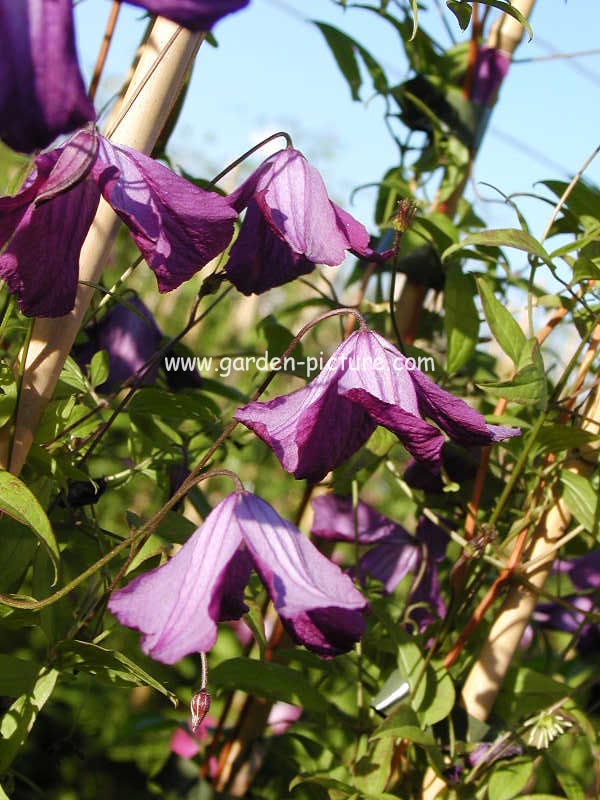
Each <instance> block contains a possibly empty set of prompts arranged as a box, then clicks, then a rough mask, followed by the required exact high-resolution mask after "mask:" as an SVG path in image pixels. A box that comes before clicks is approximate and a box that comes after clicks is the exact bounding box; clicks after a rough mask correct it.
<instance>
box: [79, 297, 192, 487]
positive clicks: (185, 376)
mask: <svg viewBox="0 0 600 800" xmlns="http://www.w3.org/2000/svg"><path fill="white" fill-rule="evenodd" d="M86 333H87V335H88V341H87V342H85V343H84V344H82V345H79V346H76V347H75V348H74V349H73V355H74V357H75V360H76V361H77V363H78V364H79V365H80V366H81V367H86V366H88V364H89V363H90V362H91V360H92V358H93V356H94V354H95V353H97V352H99V351H100V350H105V351H106V352H107V354H108V367H109V373H108V377H107V378H106V380H105V381H104V383H102V384H101V385H100V386H98V387H96V389H97V391H98V392H100V393H101V394H102V393H103V392H112V391H115V390H117V389H120V388H121V386H122V385H123V384H124V383H125V382H126V381H127V380H129V378H131V377H132V376H134V375H135V374H136V373H138V372H140V371H141V370H143V369H144V368H145V367H146V364H147V363H148V362H149V361H150V359H151V358H152V356H154V355H155V354H156V352H157V351H158V349H159V346H160V343H161V341H162V338H163V335H162V333H161V330H160V328H159V327H158V325H157V324H156V320H155V319H154V317H153V315H152V312H151V311H150V309H149V308H148V307H147V306H146V305H145V303H143V302H142V301H141V300H140V298H139V297H138V296H137V295H136V294H132V295H128V296H127V297H125V298H124V299H123V301H122V302H118V303H116V304H115V305H113V306H112V308H111V309H110V310H109V311H108V312H107V313H106V314H105V315H104V316H103V317H102V319H101V320H100V322H98V323H96V324H94V325H92V326H90V327H88V328H87V329H86ZM158 370H159V363H158V362H156V363H155V364H153V365H152V366H151V367H149V368H147V369H146V370H145V371H144V372H143V374H142V375H141V377H140V379H139V384H138V385H141V386H150V385H151V384H153V383H155V381H156V379H157V377H158ZM165 377H166V380H167V383H168V384H169V387H170V388H171V389H173V390H177V389H184V388H195V387H198V386H202V377H201V376H200V374H199V373H198V371H197V370H193V371H188V370H180V371H178V372H174V371H172V370H165ZM181 482H183V479H182V481H181Z"/></svg>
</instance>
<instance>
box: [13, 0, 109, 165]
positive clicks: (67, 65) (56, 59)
mask: <svg viewBox="0 0 600 800" xmlns="http://www.w3.org/2000/svg"><path fill="white" fill-rule="evenodd" d="M95 117H96V114H95V112H94V106H93V104H92V102H91V101H90V99H89V98H88V96H87V93H86V90H85V86H84V83H83V78H82V77H81V73H80V71H79V65H78V63H77V52H76V49H75V34H74V29H73V2H72V0H19V1H18V2H15V0H0V139H2V140H3V141H4V142H6V144H8V145H9V146H10V147H12V148H13V149H14V150H20V151H22V152H25V153H29V152H31V151H32V150H35V149H37V148H40V147H46V146H47V145H49V144H50V143H51V142H52V140H53V139H54V138H55V137H56V136H58V135H59V134H60V133H68V132H70V131H72V130H74V129H75V128H78V127H80V126H81V125H84V124H85V123H86V122H89V121H91V120H93V119H95Z"/></svg>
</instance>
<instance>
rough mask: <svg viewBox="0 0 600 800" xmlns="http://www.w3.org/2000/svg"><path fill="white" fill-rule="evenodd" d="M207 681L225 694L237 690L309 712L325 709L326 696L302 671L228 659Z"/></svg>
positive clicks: (267, 663) (259, 662) (215, 669)
mask: <svg viewBox="0 0 600 800" xmlns="http://www.w3.org/2000/svg"><path fill="white" fill-rule="evenodd" d="M210 681H211V684H212V685H213V686H217V687H219V688H220V689H223V690H224V691H232V690H234V689H239V690H240V691H242V692H247V693H248V694H253V695H257V696H258V697H266V698H268V699H269V700H283V701H285V702H286V703H292V704H293V705H297V706H302V708H307V709H310V710H312V711H321V712H323V711H324V710H325V708H326V707H327V699H326V698H325V696H324V695H322V694H321V693H320V692H318V691H317V690H316V689H315V688H314V687H313V686H312V685H311V684H310V683H309V682H308V680H307V678H305V677H304V675H303V674H302V673H301V672H298V671H297V670H295V669H291V668H290V667H286V666H284V665H283V664H272V663H270V662H267V661H255V660H254V659H250V658H230V659H228V660H227V661H222V662H221V663H220V664H218V666H216V667H215V668H214V669H213V670H211V673H210Z"/></svg>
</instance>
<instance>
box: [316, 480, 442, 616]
mask: <svg viewBox="0 0 600 800" xmlns="http://www.w3.org/2000/svg"><path fill="white" fill-rule="evenodd" d="M312 506H313V511H314V520H313V525H312V529H311V532H312V534H313V536H318V537H320V538H324V539H329V540H330V541H345V542H357V544H359V545H370V544H373V545H374V546H373V547H372V548H371V549H370V550H368V551H367V552H366V553H365V554H364V555H362V556H361V558H360V559H359V561H358V564H357V566H356V572H357V573H358V576H359V578H360V579H361V581H364V579H365V577H366V576H367V575H369V576H370V577H372V578H375V579H376V580H378V581H381V583H382V584H383V586H384V588H385V591H386V592H387V593H388V594H391V593H392V592H393V591H394V589H395V588H396V587H397V586H398V585H399V584H400V583H401V581H403V580H404V578H405V577H406V576H407V575H412V576H413V585H412V586H411V589H410V592H409V596H408V600H407V602H408V603H409V604H410V605H411V606H413V608H411V612H410V617H411V619H412V620H413V621H414V622H415V623H416V625H417V626H418V628H419V630H420V631H423V630H425V628H426V627H427V626H428V625H430V624H431V623H432V622H433V621H434V620H435V619H436V618H438V617H443V616H444V614H445V613H446V606H445V604H444V601H443V599H442V595H441V589H440V583H439V579H438V575H437V568H436V562H439V561H442V560H443V558H444V556H445V553H446V545H447V541H448V537H447V535H446V534H445V532H444V531H443V530H442V529H441V528H439V527H438V526H437V525H434V524H433V523H432V522H431V521H430V520H428V519H427V518H425V517H420V519H419V522H418V525H417V530H416V533H415V536H411V535H410V533H408V531H406V530H405V529H404V528H403V527H402V526H401V525H399V524H398V523H397V522H394V521H393V520H391V519H389V518H388V517H384V516H383V515H382V514H379V512H377V511H376V510H375V509H374V508H372V507H371V506H369V505H368V504H367V503H364V502H363V501H362V500H361V501H359V502H358V505H357V507H356V511H355V510H354V508H353V505H352V499H351V498H350V497H339V496H336V495H321V496H320V497H315V498H314V500H313V501H312ZM355 520H356V522H355Z"/></svg>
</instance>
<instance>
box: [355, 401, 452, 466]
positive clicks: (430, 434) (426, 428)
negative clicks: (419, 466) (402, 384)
mask: <svg viewBox="0 0 600 800" xmlns="http://www.w3.org/2000/svg"><path fill="white" fill-rule="evenodd" d="M345 396H346V397H347V398H348V399H349V400H351V401H352V402H353V403H357V404H358V405H360V406H361V408H363V409H364V410H365V411H366V412H367V413H368V414H369V416H370V417H371V419H373V420H375V422H377V423H378V424H379V425H383V427H384V428H387V429H388V430H390V431H392V433H395V434H396V436H397V437H398V438H399V439H400V441H401V442H402V444H403V445H404V446H405V447H406V449H407V450H408V452H409V453H410V454H411V455H413V456H414V457H415V458H417V459H418V460H419V461H423V462H424V463H425V464H427V465H429V466H430V467H431V468H432V469H436V468H438V467H439V465H440V464H441V451H442V445H443V444H444V437H443V436H442V434H441V433H440V432H439V431H438V430H437V428H434V427H433V425H429V423H427V422H425V421H424V420H422V419H421V417H417V416H415V415H414V414H411V413H410V412H407V411H404V410H403V409H401V408H398V406H393V405H391V404H390V403H386V402H384V401H383V400H380V399H379V398H377V397H373V395H372V394H370V393H369V392H367V391H365V390H364V389H349V390H348V391H347V392H346V393H345Z"/></svg>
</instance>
